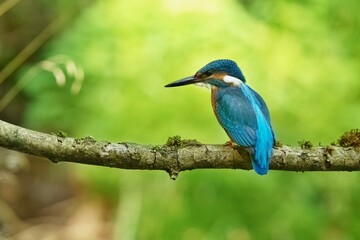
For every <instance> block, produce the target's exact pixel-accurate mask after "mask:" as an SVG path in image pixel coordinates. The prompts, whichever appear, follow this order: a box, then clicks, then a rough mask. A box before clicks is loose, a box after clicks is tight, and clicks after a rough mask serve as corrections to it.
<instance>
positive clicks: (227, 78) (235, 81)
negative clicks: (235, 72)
mask: <svg viewBox="0 0 360 240" xmlns="http://www.w3.org/2000/svg"><path fill="white" fill-rule="evenodd" d="M224 82H226V83H230V84H231V83H232V84H233V85H234V86H239V85H241V84H243V81H241V80H240V79H238V78H236V77H232V76H229V75H225V76H224Z"/></svg>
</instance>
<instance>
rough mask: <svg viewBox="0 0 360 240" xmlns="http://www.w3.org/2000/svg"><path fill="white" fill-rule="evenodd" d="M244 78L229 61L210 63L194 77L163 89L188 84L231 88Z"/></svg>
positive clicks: (243, 81) (238, 69)
mask: <svg viewBox="0 0 360 240" xmlns="http://www.w3.org/2000/svg"><path fill="white" fill-rule="evenodd" d="M245 81H246V80H245V77H244V75H243V74H242V72H241V70H240V68H239V67H238V65H237V64H236V62H234V61H232V60H229V59H219V60H215V61H212V62H210V63H208V64H206V65H205V66H204V67H202V68H201V69H200V70H199V71H197V72H196V73H195V75H194V76H190V77H186V78H183V79H180V80H178V81H175V82H172V83H170V84H167V85H166V86H165V87H178V86H184V85H189V84H210V85H211V86H215V87H220V88H221V87H231V86H238V85H240V84H242V83H245Z"/></svg>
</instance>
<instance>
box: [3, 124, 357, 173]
mask: <svg viewBox="0 0 360 240" xmlns="http://www.w3.org/2000/svg"><path fill="white" fill-rule="evenodd" d="M170 140H171V141H168V143H167V144H165V145H141V144H136V143H124V142H123V143H111V142H107V141H96V140H94V139H93V138H91V137H85V138H80V139H75V138H70V137H64V136H62V135H61V134H56V135H52V134H45V133H40V132H36V131H32V130H28V129H25V128H21V127H18V126H15V125H12V124H9V123H6V122H4V121H1V120H0V146H2V147H4V148H8V149H11V150H17V151H20V152H23V153H27V154H31V155H35V156H38V157H44V158H48V159H49V160H51V161H52V162H54V163H57V162H61V161H63V162H75V163H82V164H90V165H98V166H106V167H115V168H122V169H141V170H165V171H166V172H168V173H169V174H170V176H171V177H172V178H174V179H175V178H176V176H177V174H178V173H179V172H181V171H185V170H191V169H199V168H231V169H245V170H248V169H251V165H250V159H249V155H248V153H247V152H246V151H245V150H244V149H242V148H241V147H235V148H234V147H229V146H225V145H212V144H211V145H205V144H200V143H199V142H197V141H195V140H184V141H181V140H180V139H179V138H171V139H170ZM270 169H272V170H285V171H359V170H360V151H359V149H357V148H351V147H348V148H343V147H335V146H327V147H316V148H311V149H302V148H300V147H288V146H283V147H279V148H275V149H274V156H273V158H272V162H271V165H270Z"/></svg>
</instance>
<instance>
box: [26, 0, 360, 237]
mask: <svg viewBox="0 0 360 240" xmlns="http://www.w3.org/2000/svg"><path fill="white" fill-rule="evenodd" d="M359 12H360V2H358V1H355V0H350V1H347V2H346V3H344V2H342V1H325V0H322V1H313V0H307V1H295V0H288V1H271V2H264V1H251V0H243V1H238V2H236V1H231V0H225V1H220V0H211V1H204V0H201V1H190V0H185V1H180V0H173V1H161V0H151V1H115V0H107V1H98V2H96V3H95V4H94V5H93V6H91V7H89V8H87V9H86V10H84V11H83V12H82V14H81V15H79V17H78V18H77V20H76V21H75V22H73V24H72V25H71V26H69V27H68V28H67V29H66V31H65V32H63V33H62V35H61V36H59V37H57V38H56V39H54V40H53V41H52V42H51V43H50V44H48V45H47V46H46V47H45V49H44V50H43V54H42V57H43V59H48V58H49V57H54V56H57V55H66V56H67V57H69V58H71V59H72V60H73V61H75V62H76V63H77V64H78V65H79V66H81V67H82V68H83V69H84V73H85V79H84V83H83V87H82V90H81V92H80V93H79V94H78V95H72V94H71V93H70V91H68V89H69V88H70V86H71V81H72V79H71V78H69V79H68V81H67V82H66V86H65V90H62V89H59V88H58V87H57V86H56V84H55V80H54V77H53V75H52V74H50V73H48V72H43V73H40V74H39V75H37V76H36V79H34V80H33V81H32V83H31V84H30V85H29V86H27V88H26V89H25V93H26V94H27V95H28V96H29V97H31V102H30V103H29V107H28V109H27V112H26V117H25V123H24V124H25V125H26V126H27V127H30V128H32V129H38V130H47V131H58V130H62V131H65V132H67V133H69V135H71V136H75V137H82V136H85V135H92V136H93V137H95V138H96V139H104V140H105V139H106V140H109V141H110V140H111V141H134V142H138V143H151V144H161V143H165V142H166V139H167V138H168V137H169V136H174V135H180V136H181V137H182V138H185V139H186V138H189V139H197V140H198V141H200V142H204V143H224V142H225V141H227V137H226V134H225V133H224V131H223V130H222V129H221V127H220V126H219V125H218V123H217V121H216V119H215V117H214V116H213V113H212V109H211V104H210V100H209V98H210V97H209V93H208V92H207V91H204V90H202V89H199V88H196V87H192V86H189V87H184V88H177V89H165V88H163V85H165V84H166V83H168V82H171V81H173V80H176V79H179V78H182V77H185V76H188V75H192V74H194V73H195V72H196V71H197V70H198V69H199V68H200V67H202V66H203V65H204V64H206V63H207V62H209V61H211V60H213V59H216V58H231V59H234V60H235V61H237V62H238V64H239V65H240V66H241V68H242V70H243V72H244V73H245V75H246V77H247V79H248V83H249V85H251V86H253V87H254V88H255V89H256V90H257V91H258V92H259V93H260V94H261V95H262V96H263V97H264V99H265V100H266V102H267V103H268V106H269V108H270V111H271V114H272V121H273V125H274V129H275V132H276V135H277V138H279V139H281V140H282V142H283V143H284V144H294V145H296V144H297V142H298V141H299V140H301V139H307V140H310V141H311V142H312V143H313V144H314V146H317V145H318V144H319V143H322V144H329V143H330V142H333V141H335V140H336V139H337V138H338V137H339V136H340V135H341V134H342V133H343V132H344V131H346V130H349V129H352V128H358V127H359V123H360V107H359V106H360V82H359V81H358V76H359V74H360V68H359V63H360V61H359V57H360V56H359V55H360V46H359V44H358V43H359V39H360V17H359V16H360V15H359V14H358V13H359ZM31 67H33V66H27V67H23V69H22V72H26V70H27V69H29V68H31ZM19 78H21V74H19ZM71 166H72V167H73V166H74V165H71ZM76 170H77V174H79V176H80V177H81V178H82V179H84V181H87V182H88V183H89V185H90V186H92V187H93V189H94V190H95V191H96V192H98V193H99V194H102V195H103V196H109V197H110V196H112V197H115V198H118V199H119V204H118V210H117V212H116V218H117V228H116V230H115V238H116V239H357V238H359V237H360V227H359V226H360V219H359V218H358V216H357V212H359V211H360V202H359V199H360V198H359V196H360V187H359V185H358V184H357V182H358V181H359V180H360V175H359V173H320V172H318V173H287V172H272V171H271V172H270V174H269V175H268V176H266V177H260V176H257V175H255V174H254V173H253V172H252V171H250V172H245V171H233V170H196V171H191V172H186V173H182V174H180V177H179V179H178V180H177V181H176V182H172V181H169V180H168V176H166V175H165V174H164V173H157V172H137V171H123V170H116V169H101V168H98V167H88V166H76Z"/></svg>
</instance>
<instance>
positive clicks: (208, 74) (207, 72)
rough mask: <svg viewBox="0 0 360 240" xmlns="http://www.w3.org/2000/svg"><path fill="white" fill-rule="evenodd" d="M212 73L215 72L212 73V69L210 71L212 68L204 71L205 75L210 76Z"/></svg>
mask: <svg viewBox="0 0 360 240" xmlns="http://www.w3.org/2000/svg"><path fill="white" fill-rule="evenodd" d="M211 74H213V73H212V71H210V70H207V71H205V72H204V73H203V75H205V76H207V77H208V76H210V75H211Z"/></svg>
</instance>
